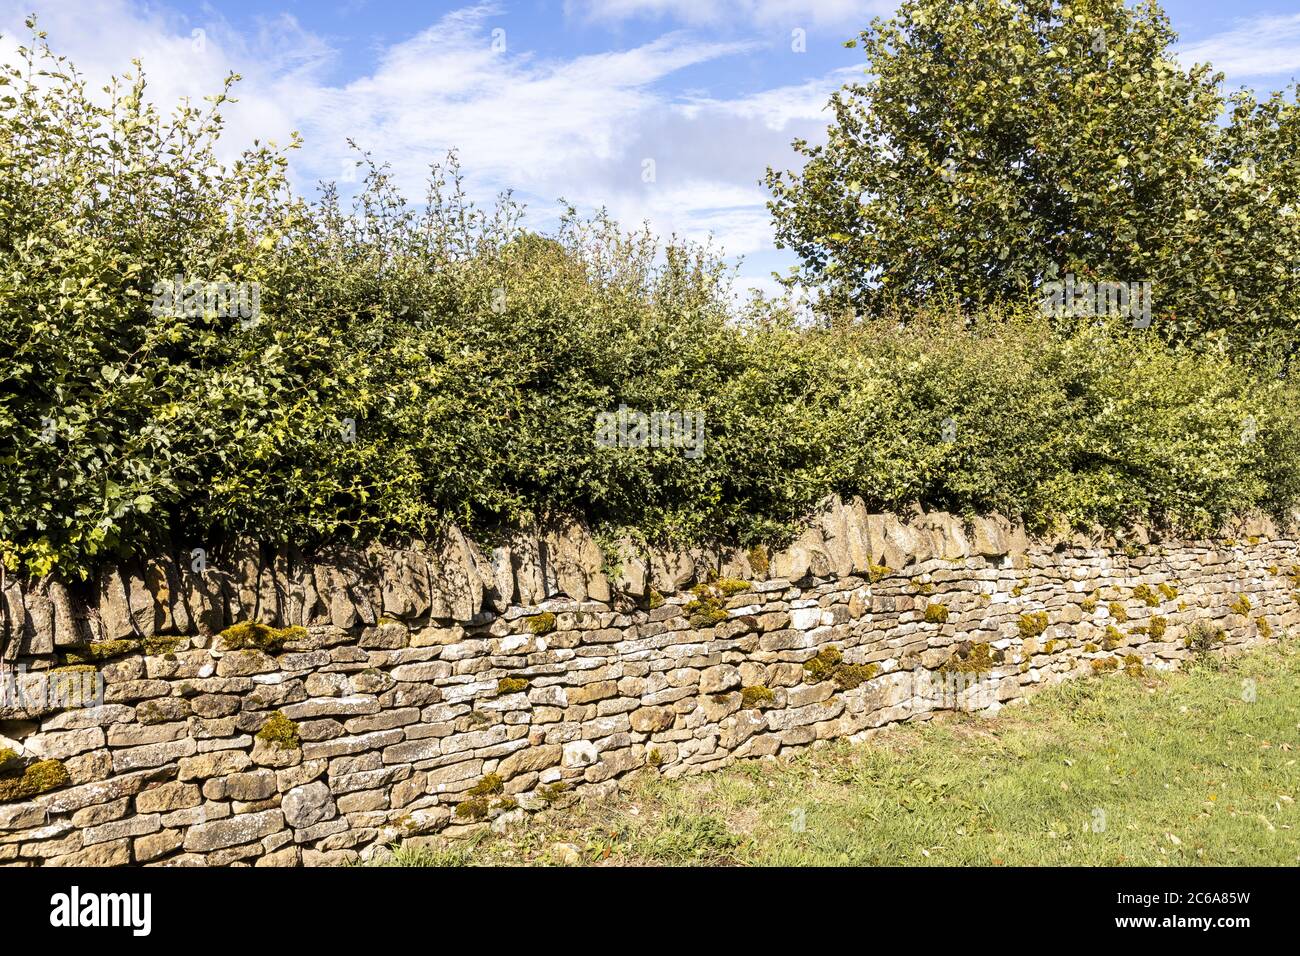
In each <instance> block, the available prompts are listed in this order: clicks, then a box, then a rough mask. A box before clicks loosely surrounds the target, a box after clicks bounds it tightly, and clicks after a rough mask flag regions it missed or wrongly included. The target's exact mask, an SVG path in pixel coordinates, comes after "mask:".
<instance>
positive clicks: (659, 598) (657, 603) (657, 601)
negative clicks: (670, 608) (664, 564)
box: [649, 588, 664, 611]
mask: <svg viewBox="0 0 1300 956" xmlns="http://www.w3.org/2000/svg"><path fill="white" fill-rule="evenodd" d="M649 603H650V610H652V611H653V610H654V609H655V608H660V607H663V606H664V596H663V595H662V594H660V593H659V592H658V591H656V590H655V589H654V588H651V589H650V602H649Z"/></svg>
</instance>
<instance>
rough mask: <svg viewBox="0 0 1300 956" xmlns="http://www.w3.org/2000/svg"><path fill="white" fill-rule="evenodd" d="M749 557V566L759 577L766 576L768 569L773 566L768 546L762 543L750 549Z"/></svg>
mask: <svg viewBox="0 0 1300 956" xmlns="http://www.w3.org/2000/svg"><path fill="white" fill-rule="evenodd" d="M748 557H749V566H750V568H752V569H753V571H754V573H755V574H757V575H758V576H759V577H763V576H765V575H766V574H767V572H768V569H769V568H770V567H771V561H770V560H769V559H768V556H767V546H766V545H762V544H756V545H754V546H753V547H752V548H750V549H749V553H748Z"/></svg>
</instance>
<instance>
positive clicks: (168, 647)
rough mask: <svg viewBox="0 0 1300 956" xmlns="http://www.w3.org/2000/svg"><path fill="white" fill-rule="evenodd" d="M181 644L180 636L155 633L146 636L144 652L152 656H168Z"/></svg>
mask: <svg viewBox="0 0 1300 956" xmlns="http://www.w3.org/2000/svg"><path fill="white" fill-rule="evenodd" d="M180 646H181V639H180V638H179V637H162V636H160V635H155V636H153V637H146V638H145V639H144V641H143V647H144V652H145V653H146V654H148V655H149V656H150V657H166V656H169V655H173V654H175V652H176V648H178V647H180Z"/></svg>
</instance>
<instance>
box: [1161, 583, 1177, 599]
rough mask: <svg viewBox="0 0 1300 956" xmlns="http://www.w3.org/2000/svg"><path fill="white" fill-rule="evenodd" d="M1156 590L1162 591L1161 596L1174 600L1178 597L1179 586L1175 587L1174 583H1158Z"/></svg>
mask: <svg viewBox="0 0 1300 956" xmlns="http://www.w3.org/2000/svg"><path fill="white" fill-rule="evenodd" d="M1156 590H1157V591H1159V592H1160V596H1161V597H1163V598H1164V599H1165V600H1166V601H1172V600H1173V599H1174V598H1176V597H1178V588H1176V587H1174V586H1173V585H1172V584H1167V583H1161V584H1157V585H1156Z"/></svg>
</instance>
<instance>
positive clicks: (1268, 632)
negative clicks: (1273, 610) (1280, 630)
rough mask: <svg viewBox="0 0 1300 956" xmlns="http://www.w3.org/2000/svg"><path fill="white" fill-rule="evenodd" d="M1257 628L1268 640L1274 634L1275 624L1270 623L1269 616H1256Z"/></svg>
mask: <svg viewBox="0 0 1300 956" xmlns="http://www.w3.org/2000/svg"><path fill="white" fill-rule="evenodd" d="M1255 630H1256V632H1257V633H1258V634H1259V636H1260V637H1262V638H1263V639H1264V640H1266V641H1267V640H1268V639H1269V638H1270V637H1272V636H1273V625H1272V624H1270V623H1268V620H1267V618H1263V617H1260V618H1256V619H1255Z"/></svg>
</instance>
